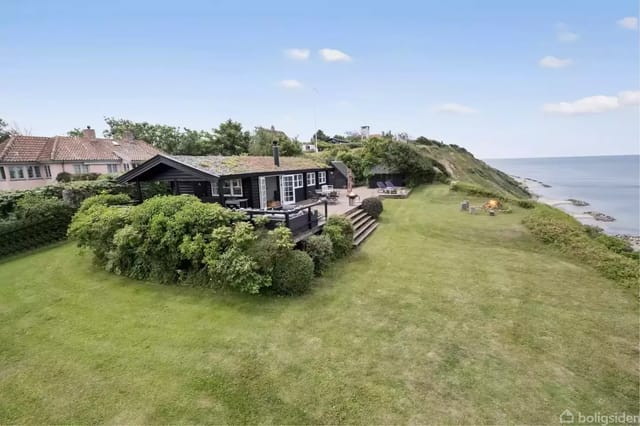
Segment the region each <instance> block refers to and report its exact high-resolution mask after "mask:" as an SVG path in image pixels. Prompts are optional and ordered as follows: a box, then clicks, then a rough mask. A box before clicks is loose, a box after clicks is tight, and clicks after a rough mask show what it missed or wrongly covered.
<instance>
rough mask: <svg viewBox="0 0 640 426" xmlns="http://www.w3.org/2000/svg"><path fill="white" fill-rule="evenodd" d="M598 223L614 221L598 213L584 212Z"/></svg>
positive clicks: (612, 218)
mask: <svg viewBox="0 0 640 426" xmlns="http://www.w3.org/2000/svg"><path fill="white" fill-rule="evenodd" d="M584 214H588V215H589V216H591V217H593V218H594V219H595V220H597V221H599V222H614V221H615V220H616V219H615V218H614V217H612V216H609V215H606V214H604V213H600V212H584Z"/></svg>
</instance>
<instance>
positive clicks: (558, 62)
mask: <svg viewBox="0 0 640 426" xmlns="http://www.w3.org/2000/svg"><path fill="white" fill-rule="evenodd" d="M572 62H573V61H572V60H571V59H569V58H567V59H561V58H557V57H555V56H545V57H544V58H542V59H540V62H538V64H539V65H540V66H541V67H543V68H564V67H568V66H569V65H571V63H572Z"/></svg>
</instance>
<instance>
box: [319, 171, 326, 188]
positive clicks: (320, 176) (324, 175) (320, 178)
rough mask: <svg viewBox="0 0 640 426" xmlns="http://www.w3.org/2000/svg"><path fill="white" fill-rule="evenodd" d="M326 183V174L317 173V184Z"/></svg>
mask: <svg viewBox="0 0 640 426" xmlns="http://www.w3.org/2000/svg"><path fill="white" fill-rule="evenodd" d="M325 183H327V172H318V184H320V185H322V184H325Z"/></svg>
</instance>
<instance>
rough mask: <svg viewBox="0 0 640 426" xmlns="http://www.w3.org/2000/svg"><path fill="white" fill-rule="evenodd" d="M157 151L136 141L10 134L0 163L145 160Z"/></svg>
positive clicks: (0, 152) (0, 157)
mask: <svg viewBox="0 0 640 426" xmlns="http://www.w3.org/2000/svg"><path fill="white" fill-rule="evenodd" d="M159 153H161V151H160V150H158V149H156V148H154V147H152V146H151V145H149V144H147V143H146V142H144V141H139V140H113V139H102V138H97V139H85V138H79V137H72V136H55V137H50V138H49V137H39V136H14V137H12V138H10V139H9V140H7V141H5V142H3V143H1V144H0V162H3V163H17V162H51V161H90V160H94V161H96V160H97V161H100V160H104V161H113V160H120V159H123V160H125V161H145V160H148V159H149V158H151V157H153V156H154V155H156V154H159Z"/></svg>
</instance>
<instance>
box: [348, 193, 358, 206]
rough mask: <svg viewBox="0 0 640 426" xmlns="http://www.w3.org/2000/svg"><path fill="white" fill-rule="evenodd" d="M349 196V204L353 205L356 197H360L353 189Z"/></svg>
mask: <svg viewBox="0 0 640 426" xmlns="http://www.w3.org/2000/svg"><path fill="white" fill-rule="evenodd" d="M347 198H348V199H349V205H350V206H353V205H354V204H355V203H356V198H360V196H359V195H358V194H356V193H355V192H353V191H351V192H349V193H348V194H347Z"/></svg>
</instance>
